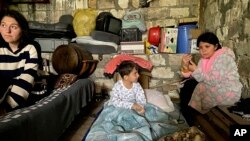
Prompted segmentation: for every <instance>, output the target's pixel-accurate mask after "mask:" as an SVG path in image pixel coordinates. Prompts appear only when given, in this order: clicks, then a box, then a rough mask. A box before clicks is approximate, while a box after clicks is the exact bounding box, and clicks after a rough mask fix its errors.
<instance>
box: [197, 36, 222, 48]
mask: <svg viewBox="0 0 250 141" xmlns="http://www.w3.org/2000/svg"><path fill="white" fill-rule="evenodd" d="M200 42H206V43H209V44H213V45H214V46H216V45H217V48H216V50H218V49H221V45H220V42H219V39H218V37H217V36H216V35H215V34H214V33H212V32H204V33H203V34H201V35H200V36H199V37H198V39H197V47H199V44H200Z"/></svg>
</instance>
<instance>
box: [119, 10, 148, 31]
mask: <svg viewBox="0 0 250 141" xmlns="http://www.w3.org/2000/svg"><path fill="white" fill-rule="evenodd" d="M122 28H139V30H140V31H141V32H142V33H144V32H145V31H146V30H147V27H146V25H145V21H144V16H143V14H142V12H141V9H137V10H133V11H127V12H126V14H125V15H124V17H123V19H122Z"/></svg>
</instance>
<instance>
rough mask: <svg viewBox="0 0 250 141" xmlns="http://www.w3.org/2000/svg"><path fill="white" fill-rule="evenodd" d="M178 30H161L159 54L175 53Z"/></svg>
mask: <svg viewBox="0 0 250 141" xmlns="http://www.w3.org/2000/svg"><path fill="white" fill-rule="evenodd" d="M177 35H178V28H162V29H161V43H160V52H167V53H176V48H177Z"/></svg>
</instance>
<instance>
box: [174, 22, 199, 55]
mask: <svg viewBox="0 0 250 141" xmlns="http://www.w3.org/2000/svg"><path fill="white" fill-rule="evenodd" d="M193 28H197V25H182V26H179V27H178V36H177V50H176V53H190V45H189V29H193Z"/></svg>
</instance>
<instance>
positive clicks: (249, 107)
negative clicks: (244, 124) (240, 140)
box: [228, 98, 250, 119]
mask: <svg viewBox="0 0 250 141" xmlns="http://www.w3.org/2000/svg"><path fill="white" fill-rule="evenodd" d="M228 110H229V112H231V113H234V114H237V115H239V116H241V117H242V118H244V119H250V98H245V99H243V98H242V99H240V101H239V102H237V103H236V104H235V105H234V106H231V107H228Z"/></svg>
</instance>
